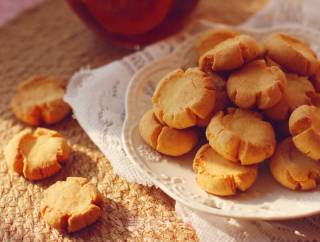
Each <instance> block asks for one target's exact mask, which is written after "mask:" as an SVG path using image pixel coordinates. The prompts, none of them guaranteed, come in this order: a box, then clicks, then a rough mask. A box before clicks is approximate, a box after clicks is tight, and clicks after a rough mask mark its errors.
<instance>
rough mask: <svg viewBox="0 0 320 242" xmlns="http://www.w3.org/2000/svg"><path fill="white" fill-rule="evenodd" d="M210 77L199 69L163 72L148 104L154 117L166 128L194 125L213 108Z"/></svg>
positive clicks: (211, 77) (211, 80) (214, 99)
mask: <svg viewBox="0 0 320 242" xmlns="http://www.w3.org/2000/svg"><path fill="white" fill-rule="evenodd" d="M215 101H216V91H215V84H214V80H213V76H210V75H208V74H206V73H204V72H202V71H200V69H199V68H189V69H187V70H186V71H183V70H181V69H178V70H175V71H173V72H170V73H169V74H167V75H166V76H165V77H164V78H163V79H162V80H161V81H160V82H159V84H158V86H157V88H156V90H155V92H154V94H153V97H152V103H153V108H154V114H155V115H156V117H157V119H158V120H159V121H160V122H161V123H162V124H166V125H168V126H169V127H172V128H176V129H184V128H188V127H192V126H195V125H197V123H198V119H199V118H200V119H204V118H207V116H208V115H210V113H211V112H212V111H213V109H214V108H215Z"/></svg>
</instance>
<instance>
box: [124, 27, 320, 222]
mask: <svg viewBox="0 0 320 242" xmlns="http://www.w3.org/2000/svg"><path fill="white" fill-rule="evenodd" d="M239 31H241V32H243V33H248V34H250V35H252V36H254V37H255V38H257V39H258V40H260V41H261V40H262V39H263V38H264V37H265V36H266V35H268V34H270V33H273V32H279V31H282V32H286V33H289V34H293V35H296V36H298V37H301V38H303V39H305V40H306V41H307V42H309V43H310V44H311V46H312V48H313V49H314V50H315V51H316V52H317V54H318V55H319V54H320V35H319V33H318V32H315V31H313V30H311V29H306V28H299V27H292V26H291V27H290V26H288V27H281V28H280V27H279V28H273V29H264V30H259V31H257V30H252V29H241V28H240V29H239ZM196 38H197V36H194V37H193V38H191V39H189V40H187V41H186V42H185V43H183V44H182V45H181V46H180V47H179V48H178V49H177V50H176V51H175V52H174V53H173V54H171V55H169V56H167V57H165V58H164V59H161V60H158V61H156V62H153V63H151V64H150V65H148V66H146V67H145V68H143V69H142V70H141V71H140V72H139V73H137V74H136V75H135V77H134V78H133V79H132V81H131V84H130V86H129V88H128V91H127V99H126V115H127V116H126V120H125V123H124V127H123V135H122V142H123V145H124V148H125V151H126V153H127V155H128V156H129V158H130V160H131V161H132V162H133V163H134V164H135V165H136V167H137V168H138V169H139V170H140V171H141V172H142V173H144V174H145V175H146V176H148V177H149V178H150V179H151V180H152V181H153V182H154V184H156V185H157V186H158V187H160V188H161V189H162V190H163V191H164V192H166V193H167V194H168V195H169V196H171V197H172V198H174V199H176V200H177V201H179V202H181V203H183V204H184V205H186V206H188V207H190V208H192V209H195V210H200V211H202V212H206V213H211V214H214V215H220V216H226V217H234V218H243V219H264V220H271V219H272V220H275V219H289V218H297V217H303V216H307V215H312V214H316V213H320V192H319V189H316V190H314V191H308V192H294V191H290V190H288V189H285V188H283V187H282V186H280V185H279V184H278V183H276V182H275V180H274V179H273V178H272V177H271V175H270V173H269V169H268V166H267V164H266V163H267V162H264V164H262V165H261V166H260V168H259V175H258V179H257V181H256V183H255V184H254V186H253V187H252V188H251V189H249V190H248V191H247V192H244V193H239V194H238V195H236V196H234V197H230V198H223V197H218V196H214V195H210V194H207V193H206V192H204V191H202V190H201V189H200V188H199V187H198V186H197V184H196V181H195V173H194V172H193V171H192V160H193V157H194V154H195V151H194V152H192V153H190V154H188V155H185V156H183V157H179V158H172V157H168V156H165V155H161V154H159V153H157V152H156V151H154V150H153V149H151V148H150V147H149V146H148V145H146V144H145V143H144V141H143V140H142V139H141V137H140V135H139V130H138V123H139V120H140V118H141V117H142V115H143V113H144V112H145V111H146V110H148V109H150V108H151V106H152V105H151V96H152V94H153V91H154V89H155V86H156V85H157V82H158V81H159V80H160V78H161V77H163V76H164V75H165V74H166V73H168V72H169V71H171V70H174V69H176V68H179V67H182V68H187V67H191V66H196V52H195V49H194V43H195V40H196ZM195 150H196V149H195Z"/></svg>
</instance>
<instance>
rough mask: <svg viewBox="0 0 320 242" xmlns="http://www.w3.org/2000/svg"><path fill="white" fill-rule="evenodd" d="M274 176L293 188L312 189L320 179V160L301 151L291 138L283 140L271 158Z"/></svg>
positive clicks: (284, 184)
mask: <svg viewBox="0 0 320 242" xmlns="http://www.w3.org/2000/svg"><path fill="white" fill-rule="evenodd" d="M269 165H270V170H271V173H272V176H273V177H274V178H275V179H276V180H277V181H278V182H279V183H280V184H281V185H283V186H284V187H287V188H289V189H291V190H310V189H314V188H316V186H317V183H318V182H319V181H320V162H319V161H315V160H312V159H311V158H309V157H308V156H306V155H305V154H303V153H302V152H300V151H299V150H298V149H297V148H296V147H295V145H294V144H293V142H292V140H291V138H287V139H285V140H284V141H282V142H281V143H280V144H279V145H278V147H277V149H276V152H275V153H274V155H273V156H272V158H271V159H270V163H269Z"/></svg>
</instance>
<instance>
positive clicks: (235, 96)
mask: <svg viewBox="0 0 320 242" xmlns="http://www.w3.org/2000/svg"><path fill="white" fill-rule="evenodd" d="M286 82H287V81H286V77H285V74H284V73H283V72H282V71H281V69H280V68H279V67H277V66H267V65H266V62H265V61H264V60H257V61H253V62H251V63H249V64H247V65H245V66H244V67H242V68H241V69H240V70H239V71H236V72H234V73H232V74H231V75H230V77H229V79H228V82H227V90H228V95H229V98H230V99H231V101H232V102H233V103H235V104H236V105H237V106H239V107H241V108H253V107H255V106H256V107H258V108H260V109H266V108H270V107H272V106H273V105H275V104H276V103H277V102H279V100H280V99H281V97H282V95H283V92H284V89H285V86H286Z"/></svg>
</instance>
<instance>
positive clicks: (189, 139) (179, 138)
mask: <svg viewBox="0 0 320 242" xmlns="http://www.w3.org/2000/svg"><path fill="white" fill-rule="evenodd" d="M139 131H140V135H141V137H142V138H143V139H144V141H145V142H146V143H147V144H149V145H150V146H151V147H152V148H154V149H155V150H157V151H158V152H160V153H162V154H166V155H170V156H180V155H183V154H185V153H188V152H189V151H190V150H192V149H193V148H194V147H195V146H196V145H197V143H198V141H199V133H198V131H197V130H196V128H188V129H174V128H170V127H168V126H165V125H163V124H161V123H160V122H159V121H158V120H157V119H156V117H155V115H154V113H153V110H149V111H147V112H146V113H145V114H144V115H143V117H142V118H141V120H140V124H139Z"/></svg>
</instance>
